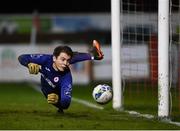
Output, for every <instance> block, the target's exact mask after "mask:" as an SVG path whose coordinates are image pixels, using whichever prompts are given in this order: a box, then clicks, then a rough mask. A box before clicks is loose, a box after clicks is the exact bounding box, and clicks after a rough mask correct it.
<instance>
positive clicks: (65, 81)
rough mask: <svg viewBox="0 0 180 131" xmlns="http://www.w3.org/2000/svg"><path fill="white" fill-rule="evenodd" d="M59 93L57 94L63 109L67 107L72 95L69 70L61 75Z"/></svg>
mask: <svg viewBox="0 0 180 131" xmlns="http://www.w3.org/2000/svg"><path fill="white" fill-rule="evenodd" d="M59 93H60V95H59V96H60V97H61V98H60V105H61V107H62V108H63V109H67V108H68V107H69V105H70V103H71V97H72V75H71V72H70V71H68V72H67V73H66V74H65V75H64V76H62V78H61V82H60V85H59Z"/></svg>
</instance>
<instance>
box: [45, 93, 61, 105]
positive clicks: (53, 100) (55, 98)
mask: <svg viewBox="0 0 180 131" xmlns="http://www.w3.org/2000/svg"><path fill="white" fill-rule="evenodd" d="M58 100H59V96H58V95H57V94H55V93H51V94H48V97H47V102H48V103H49V104H57V103H58Z"/></svg>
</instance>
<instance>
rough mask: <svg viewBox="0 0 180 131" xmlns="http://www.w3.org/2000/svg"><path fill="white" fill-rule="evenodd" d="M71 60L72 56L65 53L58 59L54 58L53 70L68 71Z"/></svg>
mask: <svg viewBox="0 0 180 131" xmlns="http://www.w3.org/2000/svg"><path fill="white" fill-rule="evenodd" d="M70 59H71V56H69V55H68V54H66V53H65V52H61V53H60V54H59V56H57V57H55V56H53V62H54V63H53V68H54V69H55V70H57V71H58V70H59V71H65V69H67V67H69V65H70V64H69V62H70Z"/></svg>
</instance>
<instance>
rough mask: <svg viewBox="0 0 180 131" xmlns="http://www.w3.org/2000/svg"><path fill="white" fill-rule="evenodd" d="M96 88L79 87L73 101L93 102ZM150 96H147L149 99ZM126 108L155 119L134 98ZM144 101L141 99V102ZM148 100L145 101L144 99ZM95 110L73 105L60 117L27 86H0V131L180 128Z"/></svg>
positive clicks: (109, 108) (108, 108) (150, 109)
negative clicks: (75, 99) (93, 93)
mask: <svg viewBox="0 0 180 131" xmlns="http://www.w3.org/2000/svg"><path fill="white" fill-rule="evenodd" d="M93 86H94V85H93V84H91V85H86V86H85V85H79V86H75V87H74V89H73V97H75V98H78V99H83V100H86V101H89V102H92V103H94V104H96V103H95V102H94V100H93V99H92V96H91V92H92V89H93V88H92V87H93ZM146 96H148V95H145V96H144V97H146ZM126 97H127V98H126V100H125V102H126V103H127V104H125V108H127V109H129V110H131V109H134V110H135V109H136V108H137V110H138V111H142V112H144V113H146V112H150V113H151V114H154V115H156V113H155V110H156V107H157V105H156V106H155V104H156V101H154V100H152V101H153V102H152V103H154V105H153V104H152V105H149V106H148V105H146V104H145V103H146V101H144V102H141V103H140V104H139V105H137V104H133V101H134V102H136V101H135V98H134V100H132V99H133V97H132V96H131V97H128V92H127V94H126ZM139 99H142V98H139ZM145 100H146V99H145ZM103 107H104V109H103V110H100V109H95V108H91V107H87V106H85V105H83V104H80V103H77V102H74V101H72V103H71V105H70V108H69V109H68V110H65V114H63V115H62V114H58V113H57V112H56V108H55V107H53V106H52V105H49V104H48V103H47V102H46V99H45V97H44V96H43V95H42V94H41V93H40V92H37V91H36V90H34V89H33V88H31V87H30V85H29V84H27V83H1V84H0V130H67V129H68V130H123V129H125V130H126V129H129V130H135V129H136V130H140V129H142V130H149V129H151V130H159V129H161V130H165V129H167V130H170V129H172V130H173V129H180V127H179V126H176V125H172V124H168V123H164V122H161V121H158V120H157V119H156V118H154V119H147V118H143V117H139V116H134V115H130V114H128V113H125V112H119V111H115V110H113V109H112V102H110V103H108V104H107V105H104V106H103Z"/></svg>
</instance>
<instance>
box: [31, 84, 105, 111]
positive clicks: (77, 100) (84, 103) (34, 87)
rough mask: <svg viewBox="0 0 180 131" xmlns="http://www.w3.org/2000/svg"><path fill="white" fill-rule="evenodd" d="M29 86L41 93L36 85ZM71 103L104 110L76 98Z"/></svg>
mask: <svg viewBox="0 0 180 131" xmlns="http://www.w3.org/2000/svg"><path fill="white" fill-rule="evenodd" d="M30 85H31V86H32V87H33V89H35V90H36V91H38V92H41V90H40V87H39V86H38V85H36V84H31V83H30ZM72 101H74V102H77V103H80V104H83V105H85V106H87V107H91V108H95V109H100V110H103V109H104V107H102V106H98V105H96V104H94V103H90V102H88V101H85V100H82V99H78V98H74V97H72Z"/></svg>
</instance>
